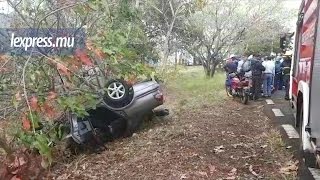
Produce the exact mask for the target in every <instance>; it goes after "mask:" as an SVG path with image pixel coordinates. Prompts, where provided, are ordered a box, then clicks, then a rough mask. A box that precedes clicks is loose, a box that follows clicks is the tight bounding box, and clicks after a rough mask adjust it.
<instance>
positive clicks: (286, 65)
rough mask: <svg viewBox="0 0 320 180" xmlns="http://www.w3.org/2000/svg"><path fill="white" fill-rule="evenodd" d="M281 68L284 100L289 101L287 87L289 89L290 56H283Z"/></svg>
mask: <svg viewBox="0 0 320 180" xmlns="http://www.w3.org/2000/svg"><path fill="white" fill-rule="evenodd" d="M281 68H282V71H283V83H284V86H285V90H286V95H285V97H284V98H285V99H286V100H290V98H289V87H290V70H291V55H288V54H287V55H285V57H284V60H283V62H282V63H281Z"/></svg>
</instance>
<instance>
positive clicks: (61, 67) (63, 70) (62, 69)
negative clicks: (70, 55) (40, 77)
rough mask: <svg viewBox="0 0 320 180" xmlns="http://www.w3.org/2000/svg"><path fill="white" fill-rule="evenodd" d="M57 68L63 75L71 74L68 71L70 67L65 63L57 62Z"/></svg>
mask: <svg viewBox="0 0 320 180" xmlns="http://www.w3.org/2000/svg"><path fill="white" fill-rule="evenodd" d="M57 69H58V70H59V72H60V73H61V74H63V75H67V76H69V75H70V72H69V71H68V68H67V67H66V66H65V65H63V64H61V63H57Z"/></svg>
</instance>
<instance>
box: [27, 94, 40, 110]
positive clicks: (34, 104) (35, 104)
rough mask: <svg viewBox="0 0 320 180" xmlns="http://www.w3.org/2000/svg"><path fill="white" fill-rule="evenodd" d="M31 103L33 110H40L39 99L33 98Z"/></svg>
mask: <svg viewBox="0 0 320 180" xmlns="http://www.w3.org/2000/svg"><path fill="white" fill-rule="evenodd" d="M29 103H30V107H31V109H32V110H34V111H39V109H40V108H39V104H38V99H37V98H36V97H35V96H32V97H31V99H30V101H29Z"/></svg>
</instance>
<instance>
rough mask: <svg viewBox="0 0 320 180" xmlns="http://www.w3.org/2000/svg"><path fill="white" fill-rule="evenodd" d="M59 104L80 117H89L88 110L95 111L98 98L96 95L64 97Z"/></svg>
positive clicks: (85, 94) (86, 94)
mask: <svg viewBox="0 0 320 180" xmlns="http://www.w3.org/2000/svg"><path fill="white" fill-rule="evenodd" d="M58 103H59V104H60V105H61V106H62V107H63V108H64V109H66V110H67V111H69V112H73V113H75V114H76V115H77V116H78V117H85V116H88V115H89V114H88V112H87V110H88V109H95V108H96V105H97V104H98V97H97V96H96V95H94V94H89V93H83V94H79V95H75V96H64V97H60V98H59V99H58Z"/></svg>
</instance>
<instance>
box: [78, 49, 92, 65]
mask: <svg viewBox="0 0 320 180" xmlns="http://www.w3.org/2000/svg"><path fill="white" fill-rule="evenodd" d="M75 57H76V58H77V59H79V60H80V61H81V62H82V63H83V64H84V65H87V66H92V65H93V63H92V61H91V60H90V58H89V56H88V54H86V53H85V51H83V50H80V49H77V50H76V51H75Z"/></svg>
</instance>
